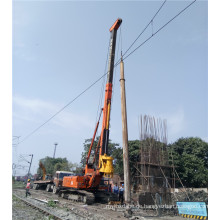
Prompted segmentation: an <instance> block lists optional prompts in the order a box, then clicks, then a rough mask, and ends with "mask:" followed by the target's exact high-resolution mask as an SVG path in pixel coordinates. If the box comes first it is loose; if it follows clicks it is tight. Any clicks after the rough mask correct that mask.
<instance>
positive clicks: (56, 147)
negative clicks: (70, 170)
mask: <svg viewBox="0 0 220 220" xmlns="http://www.w3.org/2000/svg"><path fill="white" fill-rule="evenodd" d="M54 145H55V147H54V152H53V158H55V153H56V148H57V145H58V143H54Z"/></svg>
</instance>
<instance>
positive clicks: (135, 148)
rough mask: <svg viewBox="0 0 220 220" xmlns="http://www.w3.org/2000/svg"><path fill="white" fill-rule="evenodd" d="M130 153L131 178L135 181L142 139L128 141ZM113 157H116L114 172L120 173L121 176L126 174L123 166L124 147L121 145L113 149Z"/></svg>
mask: <svg viewBox="0 0 220 220" xmlns="http://www.w3.org/2000/svg"><path fill="white" fill-rule="evenodd" d="M128 154H129V167H130V179H131V182H134V181H135V179H134V176H135V173H136V169H135V167H134V166H135V165H136V163H137V162H138V161H139V154H140V141H139V140H134V141H128ZM112 157H113V158H114V173H118V174H119V175H120V176H121V177H123V175H124V167H123V149H122V148H121V147H119V148H117V149H115V150H114V151H113V154H112Z"/></svg>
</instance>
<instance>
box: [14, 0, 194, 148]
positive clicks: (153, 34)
mask: <svg viewBox="0 0 220 220" xmlns="http://www.w3.org/2000/svg"><path fill="white" fill-rule="evenodd" d="M165 2H166V0H165V1H164V2H163V4H162V5H161V6H160V8H159V9H158V11H157V12H156V14H155V15H154V17H153V18H152V19H151V21H150V22H149V23H148V25H147V26H146V27H145V28H144V29H143V31H142V32H141V33H140V34H139V35H138V37H137V38H136V39H135V40H134V41H133V43H132V44H131V45H130V46H129V48H128V49H127V50H126V52H125V53H124V54H123V60H125V59H127V58H128V57H129V56H131V55H132V54H133V53H134V52H135V51H136V50H138V49H139V48H140V47H141V46H143V45H144V44H145V43H146V42H147V41H149V40H150V39H151V38H152V37H154V36H155V35H156V34H157V33H159V32H160V31H161V30H162V29H163V28H165V27H166V26H167V25H168V24H169V23H170V22H172V21H173V20H174V19H175V18H177V17H178V16H179V15H180V14H182V13H183V12H184V11H185V10H186V9H187V8H189V7H190V6H191V5H192V4H194V3H195V2H196V0H194V1H193V2H191V3H190V4H189V5H187V6H186V7H185V8H183V9H182V10H181V11H180V12H179V13H178V14H176V15H175V16H174V17H173V18H171V19H170V20H169V21H168V22H166V23H165V24H164V25H163V26H161V27H160V28H159V29H158V30H157V31H156V32H155V33H152V35H151V36H150V37H148V38H147V39H146V40H145V41H143V42H142V43H141V44H140V45H139V46H137V47H136V48H135V49H134V50H133V51H131V52H130V53H129V54H128V55H127V56H125V57H124V55H125V54H126V53H127V52H128V51H129V50H130V48H131V47H132V46H133V45H134V43H135V42H136V41H137V39H138V38H139V37H140V36H141V35H142V34H143V32H144V31H145V30H146V28H147V27H148V26H149V25H150V24H151V23H152V21H153V19H154V18H155V17H156V15H157V14H158V13H159V11H160V10H161V9H162V7H163V6H164V4H165ZM120 61H121V59H119V60H118V61H117V62H116V63H115V65H114V67H116V66H117V65H119V63H120ZM107 73H108V72H106V73H105V74H103V75H102V76H101V77H100V78H98V79H97V80H96V81H95V82H93V83H92V84H91V85H90V86H89V87H87V88H86V89H85V90H83V91H82V92H81V93H80V94H79V95H77V96H76V97H75V98H74V99H72V100H71V101H70V102H69V103H67V104H66V105H65V106H64V107H63V108H61V109H60V110H59V111H58V112H56V113H55V114H54V115H53V116H51V117H50V118H49V119H48V120H46V121H45V122H44V123H43V124H42V125H40V126H39V127H37V128H36V129H35V130H33V131H32V132H31V133H29V134H28V135H27V136H25V137H24V138H23V139H22V140H21V141H20V142H19V143H18V144H20V143H22V142H23V141H25V140H26V139H27V138H29V137H30V136H31V135H33V134H34V133H35V132H37V131H38V130H39V129H40V128H41V127H43V126H44V125H45V124H47V123H48V122H49V121H51V120H52V119H53V118H54V117H55V116H57V115H58V114H59V113H60V112H62V111H63V110H64V109H65V108H67V107H68V106H69V105H70V104H72V103H73V102H74V101H75V100H76V99H78V98H79V97H80V96H82V95H83V94H84V93H85V92H87V91H88V90H89V89H90V88H91V87H93V86H94V85H95V84H96V83H98V82H99V81H100V80H101V79H102V78H103V77H104V76H106V75H107Z"/></svg>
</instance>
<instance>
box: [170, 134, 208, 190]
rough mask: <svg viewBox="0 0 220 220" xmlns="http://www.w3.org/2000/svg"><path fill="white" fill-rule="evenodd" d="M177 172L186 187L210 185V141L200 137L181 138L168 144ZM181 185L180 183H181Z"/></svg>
mask: <svg viewBox="0 0 220 220" xmlns="http://www.w3.org/2000/svg"><path fill="white" fill-rule="evenodd" d="M168 149H169V153H170V154H169V155H170V158H169V160H170V163H171V162H172V157H171V153H172V155H173V161H174V165H175V166H176V170H177V173H178V175H179V177H180V179H181V181H182V182H183V184H184V186H186V187H207V186H208V143H207V142H205V141H203V140H201V139H200V138H197V137H196V138H194V137H190V138H180V139H178V140H177V141H176V142H175V143H173V144H170V145H168ZM179 186H180V185H179Z"/></svg>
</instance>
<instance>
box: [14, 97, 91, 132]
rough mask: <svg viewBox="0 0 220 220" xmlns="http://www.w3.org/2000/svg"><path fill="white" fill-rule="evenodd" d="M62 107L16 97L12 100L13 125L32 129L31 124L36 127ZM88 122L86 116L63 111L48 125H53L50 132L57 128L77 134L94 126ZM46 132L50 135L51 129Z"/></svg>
mask: <svg viewBox="0 0 220 220" xmlns="http://www.w3.org/2000/svg"><path fill="white" fill-rule="evenodd" d="M62 107H63V104H57V103H52V102H47V101H45V100H41V99H30V98H25V97H21V96H16V97H14V98H13V119H14V120H13V125H14V126H21V125H22V124H23V125H26V126H29V127H33V123H35V126H36V127H38V126H40V125H41V124H43V123H44V122H45V121H47V120H48V119H49V118H50V117H52V116H53V115H54V114H56V113H57V112H58V111H59V110H60V109H61V108H62ZM90 121H91V120H89V116H88V115H85V114H83V113H81V114H77V113H72V112H68V110H67V109H65V110H64V111H62V112H61V113H60V114H58V115H57V116H55V117H54V118H53V119H52V120H51V121H50V122H49V123H51V124H53V125H55V126H53V129H52V132H53V131H55V130H57V128H62V129H67V130H71V132H72V131H76V132H79V131H81V130H83V129H91V128H93V126H94V125H93V123H91V122H90ZM30 122H31V126H30ZM48 132H50V133H51V129H50V131H48Z"/></svg>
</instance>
